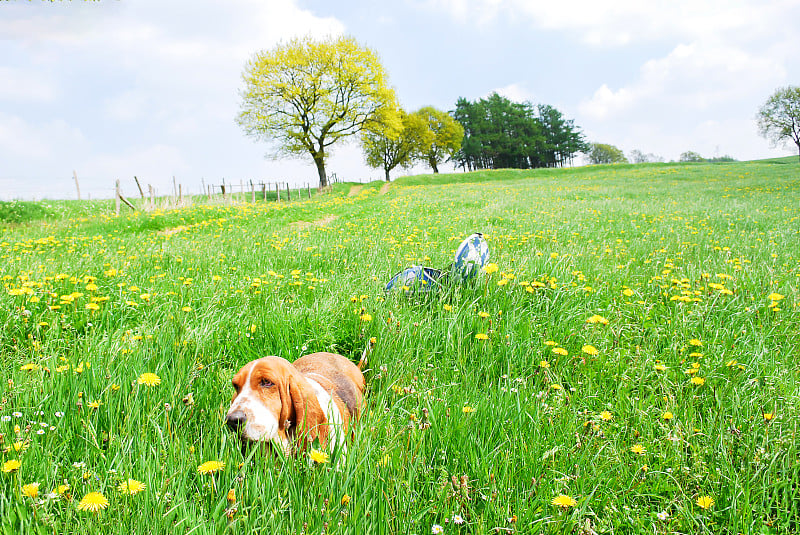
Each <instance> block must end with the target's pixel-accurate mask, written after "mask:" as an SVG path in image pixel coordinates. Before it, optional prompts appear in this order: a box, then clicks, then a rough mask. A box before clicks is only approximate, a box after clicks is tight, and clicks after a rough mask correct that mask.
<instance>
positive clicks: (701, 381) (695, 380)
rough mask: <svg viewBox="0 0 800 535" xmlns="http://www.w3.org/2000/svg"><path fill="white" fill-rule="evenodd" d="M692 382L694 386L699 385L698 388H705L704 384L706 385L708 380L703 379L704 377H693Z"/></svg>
mask: <svg viewBox="0 0 800 535" xmlns="http://www.w3.org/2000/svg"><path fill="white" fill-rule="evenodd" d="M690 382H691V383H692V384H693V385H697V386H703V385H704V384H706V380H705V379H703V378H702V377H697V376H695V377H692V378H691V380H690Z"/></svg>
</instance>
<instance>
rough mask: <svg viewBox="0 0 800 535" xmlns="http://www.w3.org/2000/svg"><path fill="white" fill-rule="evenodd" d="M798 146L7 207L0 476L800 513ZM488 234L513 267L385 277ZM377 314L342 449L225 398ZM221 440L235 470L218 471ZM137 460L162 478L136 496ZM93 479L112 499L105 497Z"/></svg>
mask: <svg viewBox="0 0 800 535" xmlns="http://www.w3.org/2000/svg"><path fill="white" fill-rule="evenodd" d="M798 170H799V169H798V167H797V165H791V164H782V165H770V164H763V163H732V164H717V165H703V164H700V165H669V164H661V165H637V166H607V167H603V166H598V167H586V168H580V169H574V170H572V169H564V170H544V171H535V172H531V171H497V172H481V173H471V174H459V175H438V176H422V177H409V178H406V179H401V180H398V181H396V182H395V183H393V184H392V187H391V188H390V190H389V191H388V193H386V194H381V193H380V188H381V186H382V184H381V183H373V184H368V185H365V187H364V188H363V189H361V190H360V192H359V193H358V194H357V195H354V196H347V190H346V187H344V186H342V187H337V189H336V190H334V192H333V193H331V194H329V195H318V196H317V197H315V198H314V199H313V200H310V201H309V200H303V201H300V202H293V203H280V204H278V203H272V202H267V203H265V202H257V203H255V204H250V203H240V204H234V205H224V204H219V203H215V204H204V203H203V202H202V199H195V200H194V203H193V204H192V205H191V206H189V207H186V208H183V209H179V210H167V209H162V210H158V211H153V212H144V211H140V212H137V213H130V214H129V213H123V214H122V215H121V216H119V217H115V216H113V215H112V213H111V212H110V210H111V206H110V205H106V206H105V207H104V208H103V207H96V208H95V209H94V210H93V211H91V213H81V214H80V215H76V216H75V217H72V218H68V219H64V218H57V219H49V220H47V221H45V222H42V223H35V224H31V225H14V226H8V227H6V228H4V229H3V230H2V235H0V257H2V260H3V263H2V264H1V265H0V278H2V280H3V282H4V286H5V289H4V291H3V292H2V293H0V302H2V307H0V325H2V330H0V352H2V363H1V364H0V379H2V383H1V385H2V386H0V389H2V400H0V417H2V421H0V433H2V435H3V443H2V448H3V449H4V453H3V454H2V457H1V458H0V460H2V462H3V463H6V462H8V461H12V460H19V461H20V468H19V469H18V470H15V471H11V472H8V473H4V472H0V490H1V492H0V525H2V527H3V529H4V530H5V532H8V533H22V532H43V533H45V532H46V533H50V532H58V533H68V532H75V533H78V532H81V533H83V532H87V531H89V532H102V533H132V532H133V533H177V532H183V533H189V532H191V533H216V532H225V531H232V532H250V531H257V532H275V533H293V534H294V533H323V532H324V533H376V534H378V533H419V534H424V533H431V532H432V531H433V530H434V529H438V528H437V527H438V526H440V527H442V529H443V530H444V532H445V533H540V532H541V533H592V532H596V533H612V532H613V533H776V534H777V533H790V532H797V531H798V530H800V525H799V524H798V522H800V508H799V507H798V503H800V466H799V465H798V458H800V457H799V455H800V451H798V440H797V425H798V424H797V422H798V417H799V416H800V414H798V394H799V393H798V386H797V384H798V373H800V368H798V363H797V362H798V361H797V347H798V345H799V343H800V334H799V333H800V321H798V302H799V301H798V288H797V287H798V280H800V279H799V278H798V277H800V235H799V231H798V229H800V224H798V222H800V204H798V201H799V200H800V180H799V179H798ZM474 231H481V232H484V233H485V234H486V236H487V240H488V242H489V245H490V248H491V254H492V257H491V262H492V263H495V264H496V265H497V267H498V270H497V271H496V272H494V273H491V274H487V273H481V274H480V275H479V276H478V277H477V278H476V279H474V280H471V281H468V282H466V283H464V284H451V285H448V286H447V287H445V288H442V289H441V291H439V292H435V293H431V294H427V295H413V296H406V295H404V294H402V293H393V294H388V295H387V294H384V292H383V291H382V287H383V284H385V282H386V281H388V279H389V277H390V276H391V275H392V274H393V273H395V272H396V271H398V270H400V269H402V268H403V267H405V266H407V265H411V264H423V265H429V266H433V267H444V266H447V265H448V264H449V262H450V261H451V259H452V255H453V252H454V251H455V248H456V246H457V245H458V243H459V242H460V241H461V240H462V239H463V238H464V237H466V236H467V235H468V234H470V233H472V232H474ZM598 316H599V317H600V318H602V319H601V320H599V321H596V322H594V323H590V322H587V320H589V319H590V318H593V317H594V318H595V320H597V317H598ZM605 320H607V323H605ZM477 335H486V336H485V337H484V336H477ZM372 337H374V338H375V339H376V341H377V343H376V345H375V347H374V349H373V350H372V352H371V353H370V356H369V366H368V369H367V370H366V376H367V389H368V392H367V395H366V406H365V411H364V415H363V417H362V419H361V421H360V422H359V424H358V426H357V428H356V433H355V437H354V439H353V442H352V443H351V444H350V445H349V448H348V450H349V452H348V454H347V456H346V457H345V458H343V459H336V458H335V459H334V462H331V463H327V464H314V463H312V462H311V461H310V459H309V458H308V456H307V455H306V454H305V453H303V452H299V453H298V454H297V455H296V456H295V457H294V458H290V459H279V458H275V457H273V456H272V455H270V454H268V453H265V452H264V451H260V450H258V449H254V450H250V451H249V452H245V453H243V452H242V450H241V449H240V447H239V444H238V442H237V440H236V438H235V437H233V436H232V435H231V434H230V433H229V432H228V431H227V430H226V429H225V426H224V422H223V417H224V414H225V411H226V410H227V407H228V402H229V400H230V397H231V395H232V388H231V387H230V379H231V377H232V376H233V374H234V373H235V371H236V370H238V368H239V367H241V366H242V365H243V364H245V363H246V362H248V361H249V360H251V359H253V358H257V357H259V356H262V355H266V354H275V355H281V356H283V357H286V358H288V359H290V360H293V359H295V358H297V357H299V356H300V355H302V354H304V353H308V352H312V351H320V350H325V351H335V352H339V353H342V354H344V355H346V356H348V357H350V358H351V359H353V360H354V361H356V360H358V358H359V356H360V355H361V352H362V351H363V349H364V348H365V347H367V346H368V345H369V339H370V338H372ZM483 338H486V339H483ZM23 368H25V369H23ZM146 372H149V373H154V374H156V375H157V376H158V377H159V379H160V384H158V385H155V386H147V385H146V384H140V383H139V381H138V379H139V378H140V377H141V375H142V374H143V373H146ZM692 378H695V383H701V384H693V383H692V381H691V380H692ZM700 379H702V381H700ZM670 415H671V417H669V416H670ZM210 460H214V461H220V462H222V463H224V465H225V466H224V468H223V469H222V470H221V471H219V472H216V473H213V474H203V473H200V472H199V471H198V467H199V466H200V465H201V464H202V463H204V462H206V461H210ZM129 478H130V479H134V480H137V481H139V482H141V483H143V484H144V485H145V490H143V491H142V492H140V493H138V494H135V495H126V494H124V493H123V492H122V491H120V490H119V485H120V484H121V483H123V482H125V481H127V480H128V479H129ZM31 483H38V484H39V490H38V495H37V496H36V497H30V496H26V495H25V494H24V493H23V488H26V489H31V487H24V486H25V485H28V484H31ZM59 485H62V486H63V485H67V486H68V488H66V489H65V488H64V487H62V488H61V491H62V492H61V493H59V492H58V490H59V489H58V487H59ZM230 490H233V491H234V492H233V494H234V495H235V501H229V500H228V493H229V491H230ZM89 492H100V493H102V494H103V495H104V497H105V498H106V499H107V500H108V506H107V508H106V509H104V510H101V511H99V512H97V513H93V512H89V511H81V510H79V508H78V504H79V503H80V501H81V500H82V499H83V498H84V497H85V496H86V495H87V494H88V493H89ZM28 493H29V494H32V492H30V490H29V492H28ZM559 495H564V496H568V497H569V498H571V499H572V500H574V505H570V504H571V503H573V502H571V501H569V500H567V499H564V503H565V505H564V506H559V505H553V500H554V499H555V498H556V497H558V496H559ZM232 497H233V496H232ZM711 500H713V505H710V506H709V504H710V503H711ZM557 503H559V502H557ZM699 504H702V505H703V506H701V505H699ZM704 506H705V507H704Z"/></svg>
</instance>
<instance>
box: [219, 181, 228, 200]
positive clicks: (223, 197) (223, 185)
mask: <svg viewBox="0 0 800 535" xmlns="http://www.w3.org/2000/svg"><path fill="white" fill-rule="evenodd" d="M220 187H221V188H222V201H223V202H225V201H226V200H227V199H226V198H225V184H222V186H220Z"/></svg>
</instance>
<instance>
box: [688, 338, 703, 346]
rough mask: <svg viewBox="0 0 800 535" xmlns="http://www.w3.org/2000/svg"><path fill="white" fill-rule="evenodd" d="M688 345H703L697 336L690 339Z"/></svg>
mask: <svg viewBox="0 0 800 535" xmlns="http://www.w3.org/2000/svg"><path fill="white" fill-rule="evenodd" d="M689 345H690V346H694V347H701V346H702V345H703V342H701V341H700V340H698V339H697V338H692V339H691V340H689Z"/></svg>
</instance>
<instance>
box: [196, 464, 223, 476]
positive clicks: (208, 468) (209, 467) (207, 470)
mask: <svg viewBox="0 0 800 535" xmlns="http://www.w3.org/2000/svg"><path fill="white" fill-rule="evenodd" d="M223 468H225V463H223V462H222V461H206V462H204V463H203V464H201V465H200V466H198V467H197V471H198V472H199V473H201V474H203V475H205V474H213V473H215V472H219V471H220V470H222V469H223Z"/></svg>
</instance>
